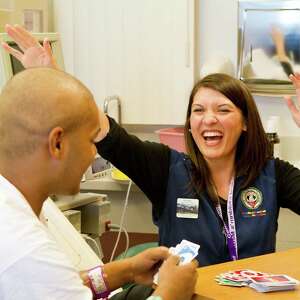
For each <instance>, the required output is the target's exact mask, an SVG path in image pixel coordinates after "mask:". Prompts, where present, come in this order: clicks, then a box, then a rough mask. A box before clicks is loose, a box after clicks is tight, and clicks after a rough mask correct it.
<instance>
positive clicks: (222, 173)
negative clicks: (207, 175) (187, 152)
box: [208, 160, 235, 200]
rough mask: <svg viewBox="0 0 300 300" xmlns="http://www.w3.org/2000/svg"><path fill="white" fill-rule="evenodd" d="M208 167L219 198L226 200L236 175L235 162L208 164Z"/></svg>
mask: <svg viewBox="0 0 300 300" xmlns="http://www.w3.org/2000/svg"><path fill="white" fill-rule="evenodd" d="M208 167H209V169H210V172H211V178H212V180H213V183H214V185H215V188H216V191H217V194H218V196H219V197H222V198H223V199H225V200H226V199H227V196H228V191H229V185H230V182H231V179H232V177H233V176H234V174H235V167H234V160H227V161H222V162H221V161H214V162H208Z"/></svg>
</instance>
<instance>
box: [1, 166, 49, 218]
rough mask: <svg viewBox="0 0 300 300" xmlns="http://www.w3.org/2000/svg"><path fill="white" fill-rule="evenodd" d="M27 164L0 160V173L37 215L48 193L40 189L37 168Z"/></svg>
mask: <svg viewBox="0 0 300 300" xmlns="http://www.w3.org/2000/svg"><path fill="white" fill-rule="evenodd" d="M28 166H31V165H30V162H28V165H26V166H22V164H11V163H6V162H2V161H1V162H0V174H1V175H2V176H3V177H5V178H6V179H7V180H8V181H9V182H10V183H11V184H13V185H14V186H15V187H16V188H17V189H18V190H19V191H20V192H21V193H22V195H23V196H24V198H25V199H26V201H27V202H28V204H29V205H30V206H31V208H32V210H33V211H34V213H35V214H36V215H37V216H38V217H39V215H40V212H41V209H42V206H43V203H44V201H45V200H46V199H47V197H48V195H47V194H46V193H45V192H44V191H42V188H41V187H42V185H41V181H40V178H39V176H37V175H36V174H39V173H38V171H37V170H34V169H33V168H32V169H31V168H30V167H28Z"/></svg>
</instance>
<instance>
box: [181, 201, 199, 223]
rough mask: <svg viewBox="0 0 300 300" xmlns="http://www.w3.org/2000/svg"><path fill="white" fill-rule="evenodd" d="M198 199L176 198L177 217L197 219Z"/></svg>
mask: <svg viewBox="0 0 300 300" xmlns="http://www.w3.org/2000/svg"><path fill="white" fill-rule="evenodd" d="M198 211H199V199H191V198H177V209H176V217H177V218H186V219H198Z"/></svg>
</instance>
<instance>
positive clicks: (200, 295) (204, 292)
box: [193, 248, 300, 300]
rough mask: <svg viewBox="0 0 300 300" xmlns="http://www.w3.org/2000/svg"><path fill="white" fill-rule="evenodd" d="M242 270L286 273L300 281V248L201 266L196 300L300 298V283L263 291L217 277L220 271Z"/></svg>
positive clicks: (194, 299) (294, 299)
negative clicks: (225, 283)
mask: <svg viewBox="0 0 300 300" xmlns="http://www.w3.org/2000/svg"><path fill="white" fill-rule="evenodd" d="M238 269H251V270H255V271H261V272H266V273H273V274H286V275H289V276H291V277H293V278H295V279H298V280H299V281H300V248H296V249H290V250H287V251H282V252H277V253H273V254H267V255H261V256H256V257H252V258H247V259H241V260H238V261H233V262H228V263H223V264H218V265H212V266H209V267H203V268H199V269H198V270H197V271H198V281H197V283H196V287H195V293H196V295H195V296H194V297H193V300H227V299H228V300H229V299H230V300H238V299H242V300H250V299H251V300H259V299H272V300H275V299H276V300H285V299H293V300H297V299H300V286H297V287H296V290H295V291H281V292H271V293H259V292H256V291H255V290H253V289H252V288H249V287H230V286H222V285H218V283H217V282H216V281H215V280H214V279H215V277H216V276H217V275H219V274H220V273H224V272H227V271H230V270H238Z"/></svg>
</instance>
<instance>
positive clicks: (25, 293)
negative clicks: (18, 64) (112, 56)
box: [0, 68, 196, 300]
mask: <svg viewBox="0 0 300 300" xmlns="http://www.w3.org/2000/svg"><path fill="white" fill-rule="evenodd" d="M102 121H103V120H102V118H101V117H100V114H99V111H98V109H97V106H96V104H95V101H94V99H93V96H92V94H91V93H90V92H89V90H88V89H87V88H86V87H85V86H84V85H83V84H82V83H81V82H80V81H78V80H77V79H75V78H74V77H72V76H70V75H68V74H66V73H64V72H62V71H58V70H55V69H51V68H33V69H28V70H25V71H23V72H21V73H18V74H17V75H16V76H14V77H13V78H12V79H11V80H10V81H9V82H8V83H7V84H6V86H5V87H4V88H3V90H2V93H1V95H0V237H1V247H0V299H1V300H8V299H14V300H15V299H26V300H27V299H28V300H29V299H30V300H35V299H43V300H45V299H57V300H58V299H59V300H62V299H72V300H74V299H78V300H85V299H89V300H91V299H92V298H93V297H94V298H96V297H97V298H98V297H101V298H104V297H106V296H107V294H108V292H109V289H110V290H113V289H115V288H117V287H119V286H121V285H123V284H124V283H126V282H137V283H144V284H151V283H152V278H153V275H154V274H155V272H156V271H157V263H159V262H161V261H163V260H164V263H163V265H162V267H161V268H160V271H159V285H158V287H157V289H156V290H155V291H154V293H153V296H151V297H159V298H160V297H162V298H160V299H164V300H169V299H172V300H176V299H178V300H186V299H190V298H191V296H192V293H193V286H194V283H195V280H196V271H195V268H196V267H195V265H194V264H193V263H190V264H187V265H184V266H178V265H177V263H178V257H175V256H169V253H168V249H167V248H165V247H157V248H153V249H149V250H147V251H145V252H143V253H141V254H139V255H137V256H135V257H132V258H128V259H124V260H122V261H117V262H113V263H109V264H106V265H104V266H103V267H96V268H95V269H93V270H87V271H84V272H82V273H81V274H80V275H79V274H78V273H77V271H76V270H75V268H74V267H73V266H72V265H71V263H70V262H69V261H68V258H67V257H66V256H65V254H64V253H63V252H62V251H61V250H60V249H59V247H58V245H57V244H56V242H55V241H54V240H53V239H52V238H51V237H50V235H49V233H48V232H47V229H46V227H45V226H44V225H43V224H42V223H41V222H40V220H39V215H40V212H41V209H42V206H43V203H44V201H45V200H46V199H47V197H48V196H49V195H52V194H65V195H71V194H76V193H78V192H79V186H80V180H81V177H82V175H83V173H84V172H85V170H86V169H87V168H88V166H89V165H90V164H91V163H92V161H93V159H94V156H95V154H96V147H95V143H96V142H98V141H99V140H101V138H102V137H103V135H104V134H105V132H104V130H101V127H102V125H101V122H102ZM116 297H117V298H116V299H139V300H140V299H145V298H146V296H145V298H143V297H139V298H133V297H132V296H131V295H130V293H128V292H125V293H123V294H120V295H116ZM151 297H150V298H151Z"/></svg>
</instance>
